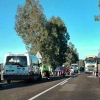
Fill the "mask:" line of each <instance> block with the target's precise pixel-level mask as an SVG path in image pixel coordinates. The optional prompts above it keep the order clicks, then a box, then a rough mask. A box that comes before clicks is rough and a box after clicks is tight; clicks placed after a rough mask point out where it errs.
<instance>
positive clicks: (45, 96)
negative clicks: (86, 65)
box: [0, 73, 100, 100]
mask: <svg viewBox="0 0 100 100" xmlns="http://www.w3.org/2000/svg"><path fill="white" fill-rule="evenodd" d="M0 100H100V84H99V82H98V78H96V77H94V76H92V75H91V74H84V73H81V74H79V75H76V76H73V77H68V76H66V77H65V78H63V77H52V78H51V79H50V80H49V81H47V80H46V79H43V80H42V81H41V82H37V81H34V82H32V83H28V82H23V81H21V82H13V83H11V84H6V83H5V84H3V86H2V88H0Z"/></svg>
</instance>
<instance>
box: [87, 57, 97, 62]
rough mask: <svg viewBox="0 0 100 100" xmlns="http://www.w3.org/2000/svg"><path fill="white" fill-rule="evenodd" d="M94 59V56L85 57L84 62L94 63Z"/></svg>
mask: <svg viewBox="0 0 100 100" xmlns="http://www.w3.org/2000/svg"><path fill="white" fill-rule="evenodd" d="M95 62H96V59H95V58H87V59H86V63H95Z"/></svg>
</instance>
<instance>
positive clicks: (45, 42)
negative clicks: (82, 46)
mask: <svg viewBox="0 0 100 100" xmlns="http://www.w3.org/2000/svg"><path fill="white" fill-rule="evenodd" d="M15 30H16V32H17V34H18V36H20V37H21V38H22V40H23V42H24V44H25V45H26V48H27V50H28V52H29V53H31V54H36V52H37V51H39V52H40V53H41V55H42V57H43V59H42V62H43V63H49V64H51V65H52V66H56V65H62V64H63V63H65V62H68V63H70V64H71V63H74V62H76V61H77V60H78V53H77V49H76V48H75V47H74V45H73V44H72V43H69V45H68V40H69V39H70V36H69V33H68V31H67V27H66V26H65V24H64V22H63V21H62V20H61V18H60V17H54V16H52V17H51V18H50V19H49V20H47V19H46V17H45V15H44V13H43V9H42V6H41V5H40V4H39V0H26V2H25V5H24V6H18V8H17V13H16V15H15Z"/></svg>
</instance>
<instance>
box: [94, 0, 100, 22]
mask: <svg viewBox="0 0 100 100" xmlns="http://www.w3.org/2000/svg"><path fill="white" fill-rule="evenodd" d="M98 7H99V9H100V0H98ZM94 20H95V21H100V14H99V15H95V16H94Z"/></svg>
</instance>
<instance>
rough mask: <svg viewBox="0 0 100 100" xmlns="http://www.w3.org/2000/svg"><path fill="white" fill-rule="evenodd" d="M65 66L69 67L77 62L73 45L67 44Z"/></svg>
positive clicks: (77, 56)
mask: <svg viewBox="0 0 100 100" xmlns="http://www.w3.org/2000/svg"><path fill="white" fill-rule="evenodd" d="M66 59H67V61H66V65H71V64H72V63H77V62H78V61H79V54H78V53H77V49H76V48H75V46H74V44H73V43H71V42H69V45H68V52H66Z"/></svg>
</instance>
